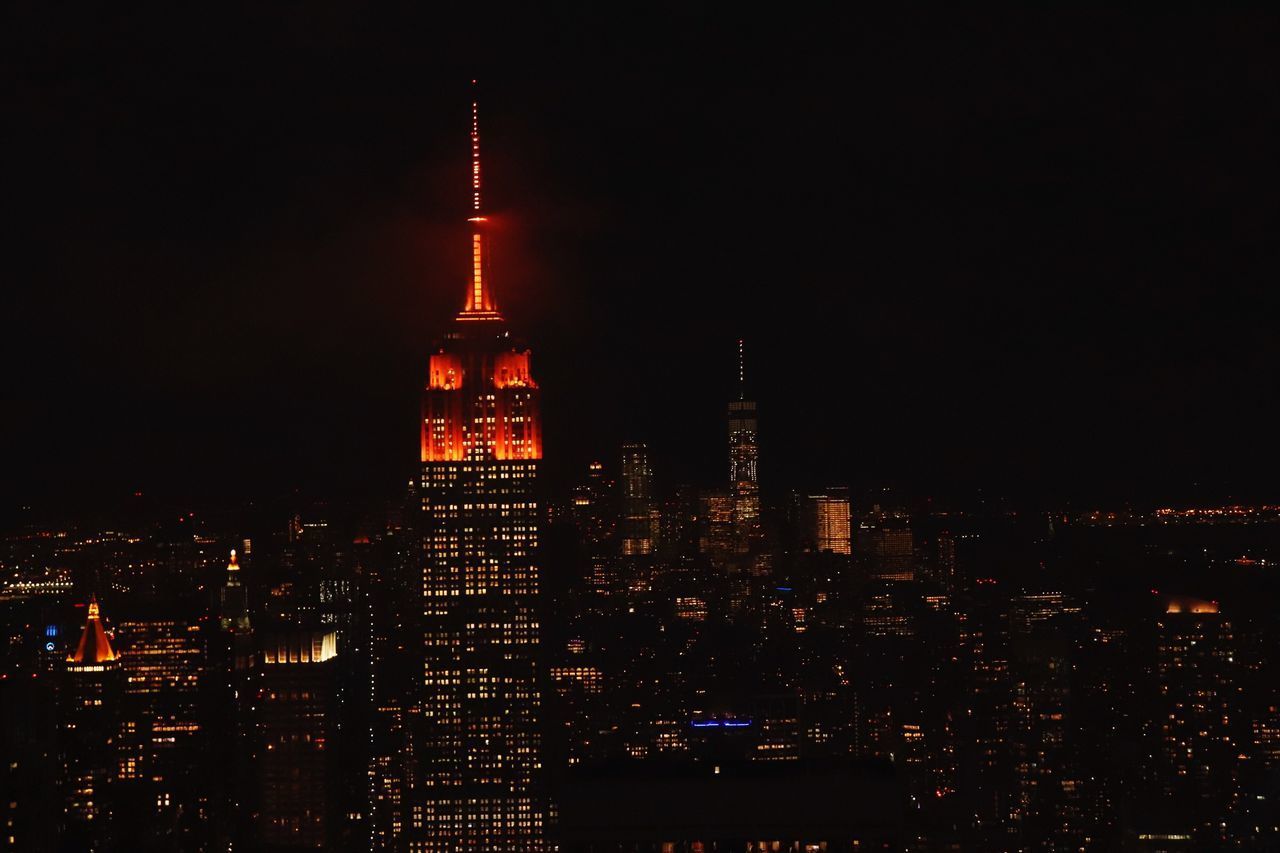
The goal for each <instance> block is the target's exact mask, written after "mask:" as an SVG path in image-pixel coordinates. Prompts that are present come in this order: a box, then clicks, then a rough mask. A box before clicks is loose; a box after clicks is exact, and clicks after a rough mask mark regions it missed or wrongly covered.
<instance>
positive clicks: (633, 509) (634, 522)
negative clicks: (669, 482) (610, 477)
mask: <svg viewBox="0 0 1280 853" xmlns="http://www.w3.org/2000/svg"><path fill="white" fill-rule="evenodd" d="M620 479H621V482H620V483H619V485H620V486H621V488H622V554H623V556H637V555H641V554H651V553H653V539H654V517H653V469H651V468H650V467H649V451H648V448H646V447H645V446H644V445H643V444H638V443H636V444H624V445H622V476H621V478H620Z"/></svg>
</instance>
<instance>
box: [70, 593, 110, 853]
mask: <svg viewBox="0 0 1280 853" xmlns="http://www.w3.org/2000/svg"><path fill="white" fill-rule="evenodd" d="M66 675H67V682H66V690H65V693H64V696H63V701H64V703H65V704H64V708H63V714H62V726H61V729H62V732H61V735H62V750H63V754H62V767H63V786H64V787H63V791H64V798H65V802H64V805H63V809H64V812H65V816H66V821H67V826H66V832H65V833H64V840H65V841H67V843H68V844H70V845H72V846H74V847H76V848H77V849H83V850H97V849H100V848H101V847H103V846H104V845H106V844H108V843H109V842H110V825H111V817H112V799H111V796H110V788H111V785H112V782H113V780H114V777H115V771H116V749H117V740H118V738H119V734H120V733H119V725H120V659H119V657H118V656H117V655H116V652H115V649H113V648H112V647H111V640H110V639H109V638H108V637H107V632H106V630H105V629H104V628H103V627H102V618H101V615H100V614H99V611H98V600H97V599H96V598H94V599H91V600H90V601H89V616H88V619H87V620H86V622H85V626H84V633H83V634H81V635H80V643H79V645H77V646H76V650H75V652H74V653H73V654H72V655H70V656H69V657H68V658H67V669H66Z"/></svg>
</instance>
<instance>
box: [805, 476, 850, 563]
mask: <svg viewBox="0 0 1280 853" xmlns="http://www.w3.org/2000/svg"><path fill="white" fill-rule="evenodd" d="M805 504H806V506H805V507H804V508H805V510H806V512H805V519H804V521H805V525H804V527H805V530H804V533H805V542H806V545H807V546H808V547H809V548H810V549H812V550H813V551H817V552H822V551H829V552H831V553H833V554H845V555H848V554H850V553H852V551H853V549H852V547H851V546H852V542H851V540H850V528H849V493H848V491H847V490H845V489H830V490H828V491H827V492H826V493H825V494H819V495H809V496H808V497H807V498H806V499H805Z"/></svg>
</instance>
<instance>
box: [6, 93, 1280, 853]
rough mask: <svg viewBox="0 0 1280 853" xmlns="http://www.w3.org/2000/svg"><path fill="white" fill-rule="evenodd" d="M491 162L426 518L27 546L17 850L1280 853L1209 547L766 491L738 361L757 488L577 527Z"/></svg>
mask: <svg viewBox="0 0 1280 853" xmlns="http://www.w3.org/2000/svg"><path fill="white" fill-rule="evenodd" d="M472 146H473V165H472V169H473V171H472V191H473V208H474V209H473V212H472V213H473V215H472V217H471V218H470V219H469V220H468V222H469V224H470V226H471V227H470V235H471V245H472V259H473V263H472V268H471V270H470V275H469V277H468V284H467V293H466V300H465V306H464V308H463V310H462V311H461V313H460V314H459V315H458V316H457V318H456V320H455V322H454V323H453V325H452V326H451V327H450V329H449V331H448V332H447V333H446V334H445V335H444V336H443V337H442V338H441V339H440V340H439V341H438V343H437V345H436V346H435V347H434V349H433V352H432V354H431V356H430V360H429V364H428V369H427V375H426V377H425V379H424V383H423V391H422V411H421V420H420V427H421V435H420V446H421V453H420V469H419V475H418V476H417V477H416V478H415V479H414V481H413V482H412V483H411V484H410V486H409V488H408V489H407V490H406V493H405V495H404V496H403V497H402V498H400V499H397V500H395V501H392V502H390V503H389V504H387V505H386V506H382V507H378V508H376V509H369V508H365V509H364V510H362V511H360V512H358V513H354V514H353V513H347V514H345V515H344V514H343V513H342V512H339V511H337V510H333V509H332V508H324V507H317V506H307V507H303V508H297V510H296V511H289V512H282V513H272V512H270V511H268V512H267V513H266V516H267V519H266V521H265V522H262V521H261V520H260V519H259V518H241V517H234V516H231V515H228V516H225V517H221V518H212V519H207V520H206V519H197V518H195V517H194V516H193V515H190V514H186V515H184V516H182V517H181V518H179V519H178V520H177V521H176V522H174V521H173V520H172V518H168V519H166V521H165V522H164V523H162V524H155V523H154V522H150V523H148V524H147V525H139V527H138V529H131V530H130V531H129V532H127V533H120V532H102V531H95V532H92V533H87V534H86V533H75V532H69V531H65V530H62V531H59V530H47V529H37V528H34V527H32V528H30V529H26V530H23V531H19V532H18V533H16V534H15V535H13V536H11V537H9V538H8V539H6V540H4V543H3V547H4V550H3V552H0V571H3V577H2V578H0V580H3V588H0V624H2V625H3V629H4V634H3V637H0V641H2V645H0V718H2V719H0V738H2V740H0V809H2V810H3V811H2V813H0V821H3V826H0V850H29V851H54V850H77V851H80V850H183V851H188V850H192V851H197V850H205V851H231V850H300V849H329V850H389V851H412V853H428V851H430V853H437V852H438V851H454V850H477V851H479V850H484V851H537V850H555V849H560V850H584V851H586V850H591V851H624V850H626V851H654V853H658V851H661V853H668V851H670V853H676V851H688V853H692V851H709V850H730V849H732V850H748V851H766V850H767V851H775V850H806V851H808V850H822V851H827V850H831V851H834V850H855V849H903V850H906V849H912V850H973V849H990V850H997V849H1028V850H1041V849H1043V850H1058V849H1086V848H1091V847H1092V848H1098V849H1135V850H1170V849H1204V848H1206V847H1213V848H1218V847H1232V846H1234V847H1237V848H1240V849H1263V848H1268V847H1274V846H1277V845H1280V820H1277V814H1278V813H1280V810H1278V809H1277V808H1276V804H1277V803H1278V802H1280V689H1277V687H1276V685H1277V684H1280V679H1277V678H1276V677H1275V672H1276V670H1275V666H1276V662H1275V660H1274V655H1273V653H1272V650H1273V649H1274V648H1275V641H1276V640H1277V631H1278V630H1280V624H1277V620H1275V618H1274V615H1273V614H1272V613H1270V612H1269V610H1268V609H1267V608H1266V607H1260V606H1258V605H1257V600H1258V598H1257V596H1256V595H1255V594H1254V593H1255V592H1256V590H1255V589H1254V587H1250V586H1247V585H1246V586H1243V587H1241V588H1240V589H1235V590H1233V589H1227V591H1226V593H1224V595H1223V597H1222V598H1221V599H1217V598H1209V597H1208V596H1209V595H1210V594H1209V593H1204V596H1205V597H1201V598H1193V597H1187V596H1183V595H1178V594H1170V593H1168V592H1163V593H1162V592H1161V591H1160V590H1159V589H1150V590H1147V589H1142V590H1140V593H1139V594H1134V593H1133V591H1132V590H1131V589H1130V588H1129V587H1130V586H1132V584H1129V583H1128V581H1127V580H1125V578H1126V576H1125V575H1124V572H1126V571H1132V572H1134V576H1135V577H1139V576H1141V571H1140V568H1141V566H1144V565H1145V566H1147V568H1148V569H1150V571H1151V572H1152V573H1155V574H1158V573H1160V572H1164V571H1166V570H1167V569H1168V567H1169V565H1170V564H1169V563H1168V561H1167V560H1166V562H1163V563H1162V562H1160V560H1165V559H1166V558H1168V559H1172V560H1173V561H1174V562H1177V563H1178V565H1179V566H1180V567H1181V569H1180V571H1181V572H1182V573H1181V574H1177V573H1176V572H1175V573H1173V576H1174V577H1176V578H1178V579H1179V580H1178V583H1179V584H1180V585H1181V586H1183V587H1188V588H1196V587H1198V586H1199V587H1204V586H1206V585H1207V584H1208V581H1207V580H1206V577H1208V575H1206V574H1205V573H1203V572H1202V573H1200V574H1196V572H1195V570H1196V569H1197V567H1200V568H1203V566H1201V565H1200V564H1199V563H1196V562H1195V561H1194V560H1192V559H1191V558H1190V557H1185V555H1184V556H1179V555H1180V554H1182V552H1180V551H1179V550H1178V548H1179V547H1182V546H1179V545H1177V544H1174V545H1169V546H1167V547H1165V546H1161V547H1163V548H1164V550H1161V547H1153V546H1151V545H1150V543H1146V542H1141V543H1139V544H1138V545H1137V546H1133V547H1131V546H1130V545H1126V544H1124V543H1120V542H1119V541H1118V540H1111V539H1105V538H1103V539H1098V538H1097V537H1098V535H1099V533H1098V531H1099V530H1101V531H1103V533H1104V534H1105V533H1106V528H1107V525H1091V524H1087V523H1086V524H1072V523H1068V522H1069V521H1070V520H1069V519H1064V518H1061V517H1058V518H1056V519H1052V518H1046V517H1044V516H1031V517H1026V518H1023V517H1014V516H1010V515H996V514H985V515H964V514H946V513H941V512H937V511H933V510H928V511H921V510H918V509H917V510H912V509H910V508H908V507H906V506H904V505H902V504H901V502H896V501H891V500H888V499H883V498H882V499H879V502H877V499H874V498H873V499H866V500H864V499H862V498H861V497H858V498H856V499H855V498H854V497H852V496H851V493H850V490H849V489H848V488H823V489H818V490H811V491H802V492H796V493H790V494H780V493H776V492H771V491H770V490H768V489H763V490H762V488H761V482H760V467H759V453H760V449H761V445H762V443H761V439H760V432H759V425H758V416H757V407H756V404H755V402H753V401H752V400H751V399H750V395H749V393H748V390H747V389H748V385H747V382H746V372H745V369H744V367H743V362H744V357H743V355H744V354H743V352H742V345H741V344H739V372H738V381H737V383H736V388H735V389H734V392H733V393H730V394H728V395H727V396H728V397H729V399H728V403H727V410H726V432H725V443H724V445H723V448H724V449H723V450H720V451H717V452H722V453H724V458H725V462H726V465H725V476H724V479H723V482H721V483H719V484H715V485H713V486H712V487H710V488H706V487H693V486H680V485H675V484H669V483H663V482H662V480H661V478H660V477H659V476H658V475H657V474H658V472H659V471H660V470H661V468H662V465H661V462H662V460H660V459H654V458H651V455H650V453H649V450H648V448H647V447H646V445H645V444H643V443H640V442H630V443H626V444H623V445H621V446H620V447H619V449H618V453H617V455H616V457H615V459H614V460H611V461H610V462H609V463H605V462H594V463H592V464H590V466H589V467H588V468H587V470H586V472H585V476H584V477H583V479H582V481H581V482H580V483H579V484H578V485H577V486H575V487H574V488H573V490H572V492H571V494H569V495H567V496H565V497H564V498H563V499H559V498H553V499H551V500H547V497H546V495H545V488H544V486H543V484H542V482H541V479H540V468H541V465H542V446H543V445H542V432H541V429H542V427H541V412H540V399H539V393H540V391H539V387H538V383H537V381H536V380H535V378H534V375H533V373H532V371H531V365H530V352H529V350H528V349H527V348H526V347H524V345H523V344H521V343H520V342H518V341H517V340H516V339H515V338H513V337H512V336H511V334H510V332H509V330H508V328H507V325H506V323H505V321H504V320H503V317H502V315H501V313H500V311H499V308H498V305H497V302H496V300H495V298H494V294H493V291H492V285H491V282H490V280H489V272H488V249H489V246H488V241H489V235H488V232H487V225H486V223H487V219H486V216H485V214H484V212H483V209H482V207H481V198H480V161H479V136H478V129H477V127H476V124H475V121H474V116H473V126H472ZM1212 517H1213V516H1210V515H1204V514H1200V515H1197V516H1196V520H1197V521H1201V520H1203V519H1208V518H1212ZM1243 517H1244V516H1242V515H1241V514H1240V513H1233V514H1230V519H1231V521H1232V523H1233V524H1238V523H1239V522H1240V521H1241V519H1242V518H1243ZM1254 520H1255V521H1257V522H1258V524H1268V523H1271V517H1270V516H1265V517H1259V518H1257V519H1254ZM1074 529H1081V530H1085V531H1086V532H1087V533H1088V534H1089V535H1087V536H1082V537H1073V536H1072V535H1071V531H1072V530H1074ZM1126 529H1127V527H1126ZM1241 529H1245V528H1241ZM1249 529H1252V528H1249ZM1223 547H1229V548H1234V547H1235V542H1234V541H1233V542H1229V543H1228V544H1227V545H1225V546H1223ZM1250 547H1252V546H1250ZM1204 553H1205V554H1207V553H1208V551H1207V550H1205V551H1204ZM1134 555H1138V556H1137V557H1134ZM1184 557H1185V558H1184ZM1266 557H1267V555H1266V554H1262V555H1261V556H1260V557H1259V559H1253V558H1252V557H1251V558H1249V559H1248V561H1247V564H1246V563H1240V562H1239V560H1238V559H1236V560H1235V562H1231V563H1228V564H1227V565H1228V567H1230V566H1236V567H1237V568H1240V569H1241V570H1243V571H1249V572H1254V574H1252V575H1250V576H1249V579H1248V581H1247V583H1248V584H1262V585H1263V588H1265V589H1270V588H1271V587H1273V586H1274V583H1275V581H1274V579H1269V578H1268V577H1267V576H1264V575H1258V574H1257V570H1258V569H1259V567H1265V566H1267V565H1268V563H1267V560H1266ZM1157 558H1159V559H1157ZM1130 559H1134V560H1135V561H1136V563H1135V565H1139V568H1135V566H1134V565H1128V564H1127V563H1126V561H1128V560H1130ZM1196 559H1200V558H1196ZM1273 559H1274V558H1273ZM1143 561H1146V562H1145V563H1144V562H1143ZM1148 564H1149V565H1148ZM1268 583H1269V584H1271V587H1268V586H1266V584H1268ZM1242 590H1243V592H1242ZM1251 600H1252V603H1251Z"/></svg>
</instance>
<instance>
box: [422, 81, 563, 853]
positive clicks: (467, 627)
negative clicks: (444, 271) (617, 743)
mask: <svg viewBox="0 0 1280 853" xmlns="http://www.w3.org/2000/svg"><path fill="white" fill-rule="evenodd" d="M471 144H472V165H471V169H472V207H473V212H472V216H471V218H470V220H469V222H470V224H471V226H472V227H471V256H472V266H471V275H470V282H469V284H468V287H467V298H466V304H465V307H464V308H463V310H462V312H461V313H460V314H459V315H458V316H457V319H456V321H455V325H454V328H453V330H452V331H450V332H449V333H448V334H447V335H446V336H445V339H444V340H443V341H442V342H441V343H440V345H439V346H438V347H437V349H436V352H435V353H434V354H433V355H432V356H431V364H430V372H429V375H428V377H427V383H426V389H425V391H424V394H423V399H422V489H421V494H422V508H423V534H422V545H423V560H422V567H423V568H422V596H423V598H422V605H423V621H422V629H423V652H424V658H425V663H424V672H423V695H422V708H421V729H420V737H419V738H418V740H417V746H416V754H415V760H416V761H417V762H418V766H419V768H420V778H419V779H418V780H417V784H416V785H415V789H416V790H415V795H416V796H417V797H418V798H420V799H419V800H417V801H415V802H414V804H413V807H412V812H411V820H412V826H411V828H410V836H411V843H410V845H409V849H411V850H415V851H445V850H459V849H471V850H493V851H499V850H510V851H515V850H538V849H541V848H542V846H543V841H542V838H543V833H544V825H543V824H544V807H543V805H542V801H541V797H540V794H539V791H538V785H539V780H540V777H541V769H542V763H541V761H542V759H541V739H540V729H539V716H540V712H539V708H540V702H541V698H540V696H539V692H538V666H539V652H538V649H539V629H538V605H539V598H540V595H539V572H538V565H537V558H536V554H537V548H538V502H537V497H536V484H537V478H538V468H539V462H540V460H541V459H542V435H541V428H540V420H539V410H538V385H537V383H536V382H535V381H534V379H533V376H532V375H531V374H530V372H529V350H528V349H526V348H524V347H521V346H519V345H517V344H516V343H515V341H514V340H513V339H512V338H511V337H510V336H509V333H508V332H507V328H506V324H505V322H504V321H503V318H502V315H501V314H500V313H499V312H498V307H497V303H496V302H495V300H494V297H493V291H492V289H491V286H490V282H489V277H488V276H489V270H488V240H487V233H486V221H487V220H486V217H485V215H484V214H483V212H482V207H481V204H480V137H479V130H478V125H477V119H476V113H475V105H474V104H473V106H472V126H471Z"/></svg>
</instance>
